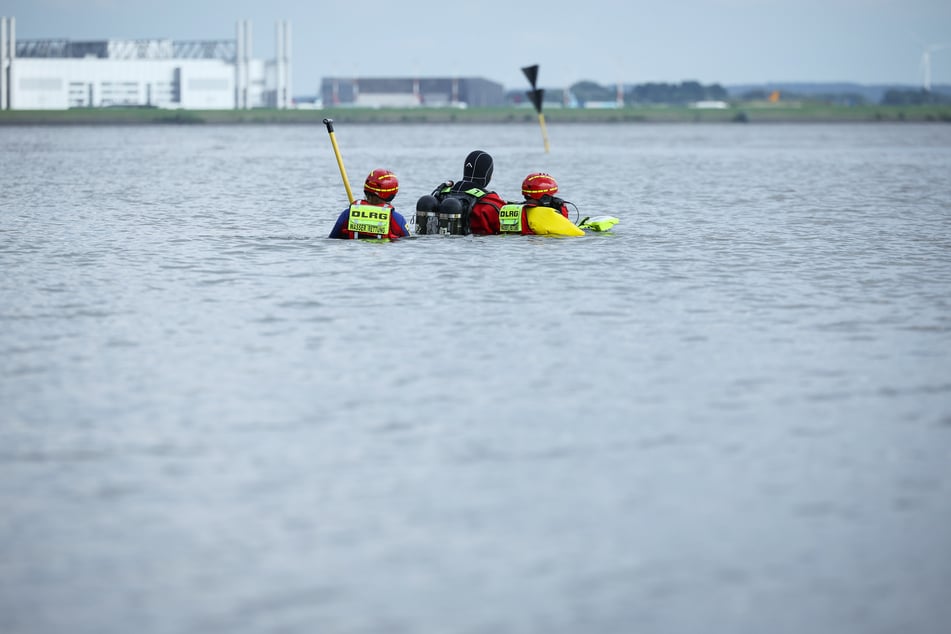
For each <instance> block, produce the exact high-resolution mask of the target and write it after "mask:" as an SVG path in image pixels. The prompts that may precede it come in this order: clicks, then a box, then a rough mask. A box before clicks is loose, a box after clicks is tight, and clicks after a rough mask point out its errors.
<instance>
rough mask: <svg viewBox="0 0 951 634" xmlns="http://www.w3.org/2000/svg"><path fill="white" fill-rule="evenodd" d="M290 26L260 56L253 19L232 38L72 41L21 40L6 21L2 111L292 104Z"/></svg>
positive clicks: (0, 41) (2, 25)
mask: <svg viewBox="0 0 951 634" xmlns="http://www.w3.org/2000/svg"><path fill="white" fill-rule="evenodd" d="M290 51H291V28H290V23H289V22H287V21H278V22H277V24H276V40H275V57H274V59H272V60H262V59H255V58H254V56H253V54H252V39H251V23H250V22H249V21H247V20H242V21H239V22H238V23H237V29H236V35H235V39H234V40H212V41H195V42H179V41H172V40H168V39H150V40H120V39H109V40H100V41H87V42H73V41H70V40H62V39H59V40H23V41H17V39H16V22H15V19H14V18H2V19H0V110H62V109H67V108H99V107H110V106H113V107H115V106H124V107H154V108H185V109H200V110H229V109H245V108H282V109H283V108H288V107H290V106H291V102H292V98H291V53H290Z"/></svg>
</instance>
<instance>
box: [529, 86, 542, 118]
mask: <svg viewBox="0 0 951 634" xmlns="http://www.w3.org/2000/svg"><path fill="white" fill-rule="evenodd" d="M525 94H526V95H528V98H529V99H531V100H532V105H533V106H535V111H536V112H538V114H541V112H542V100H543V99H544V97H545V89H544V88H536V89H535V90H529V91H528V92H526V93H525Z"/></svg>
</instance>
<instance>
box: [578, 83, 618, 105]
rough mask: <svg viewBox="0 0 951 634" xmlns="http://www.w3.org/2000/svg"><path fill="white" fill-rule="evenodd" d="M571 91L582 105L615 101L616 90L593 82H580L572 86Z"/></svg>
mask: <svg viewBox="0 0 951 634" xmlns="http://www.w3.org/2000/svg"><path fill="white" fill-rule="evenodd" d="M570 91H571V92H572V93H573V94H574V96H575V97H576V98H577V99H578V101H579V102H580V103H582V104H584V103H585V102H588V101H614V99H615V96H616V94H617V93H616V89H615V88H606V87H605V86H601V85H600V84H597V83H595V82H593V81H588V80H584V81H579V82H577V83H575V84H572V85H571V88H570Z"/></svg>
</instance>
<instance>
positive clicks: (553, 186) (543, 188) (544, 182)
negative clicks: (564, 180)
mask: <svg viewBox="0 0 951 634" xmlns="http://www.w3.org/2000/svg"><path fill="white" fill-rule="evenodd" d="M557 193H558V183H557V182H555V179H554V178H552V177H551V176H550V175H548V174H544V173H542V172H535V173H534V174H529V175H528V176H526V177H525V180H523V181H522V195H523V196H525V198H532V199H534V200H540V199H541V197H542V196H545V195H546V194H547V195H548V196H554V195H555V194H557Z"/></svg>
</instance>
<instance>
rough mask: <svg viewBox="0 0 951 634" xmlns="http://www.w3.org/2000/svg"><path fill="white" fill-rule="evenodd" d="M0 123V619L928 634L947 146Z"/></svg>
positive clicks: (934, 624) (631, 129)
mask: <svg viewBox="0 0 951 634" xmlns="http://www.w3.org/2000/svg"><path fill="white" fill-rule="evenodd" d="M548 133H549V138H550V141H551V152H550V153H548V154H546V153H545V152H544V150H543V142H542V137H541V134H540V131H539V129H538V127H537V126H532V125H520V124H513V125H485V126H449V125H447V126H432V127H425V126H415V125H406V126H347V125H339V124H338V125H337V126H336V139H337V141H338V144H339V147H340V151H341V156H342V158H343V162H344V164H345V167H346V170H347V171H348V173H349V177H350V179H351V180H352V181H353V183H354V190H355V191H359V189H360V183H361V182H362V179H363V177H364V175H365V174H366V173H367V172H369V171H370V169H372V168H374V167H388V168H390V169H392V170H394V171H395V172H396V173H397V175H398V176H399V178H400V182H401V191H400V194H399V196H398V197H397V199H396V201H395V202H396V203H397V206H398V208H400V209H401V210H402V211H404V212H405V213H406V214H407V215H410V216H411V214H412V209H413V207H414V206H415V201H416V199H417V198H418V197H419V196H421V195H423V194H426V193H429V191H430V190H431V189H432V188H433V187H434V186H435V185H436V184H437V183H438V182H440V181H442V180H444V179H447V178H458V177H459V176H460V175H461V169H462V160H463V158H464V157H465V155H466V154H467V153H468V152H469V151H470V150H472V149H476V148H479V149H484V150H487V151H489V152H490V153H492V154H493V155H494V156H495V159H496V170H495V179H494V181H493V185H494V186H495V188H496V189H498V190H499V191H500V193H502V194H503V195H504V196H507V197H509V198H514V197H516V196H517V195H518V189H519V185H520V183H521V179H522V178H523V177H524V176H525V175H526V174H528V173H529V172H532V171H538V170H541V171H548V172H550V173H552V174H553V175H555V177H556V178H557V179H558V181H559V183H560V184H561V193H562V194H563V195H564V196H565V197H566V198H567V199H569V200H571V201H573V202H574V203H575V204H576V205H577V207H578V208H579V210H580V212H581V213H582V214H583V215H595V214H612V215H615V216H617V217H619V218H620V219H621V222H620V224H618V225H617V226H616V227H615V229H614V231H613V233H611V234H601V235H598V234H593V235H588V236H585V237H583V238H570V239H569V238H565V239H557V238H542V237H506V238H502V237H466V238H447V237H436V236H420V237H412V238H408V239H405V240H401V241H398V242H394V243H390V244H367V243H355V242H347V241H336V240H328V239H326V238H325V236H326V235H327V233H328V232H329V231H330V228H331V226H332V224H333V221H334V219H335V218H336V216H337V214H338V213H339V211H340V210H341V209H342V208H343V207H344V205H345V201H346V191H345V189H344V187H343V184H342V181H341V174H340V170H339V169H338V164H337V161H336V159H335V156H334V152H333V148H332V145H331V143H330V140H329V137H328V135H327V133H326V130H325V129H324V128H323V127H322V126H311V127H290V126H287V127H263V126H262V127H251V126H248V127H129V128H82V127H77V128H52V127H50V128H0V631H2V632H4V634H27V633H30V634H33V633H42V634H46V633H60V632H69V633H70V634H86V633H89V634H92V633H95V634H113V633H115V634H128V633H130V632H137V633H141V634H152V633H178V632H188V633H191V632H201V633H210V632H222V633H225V632H226V633H249V634H251V633H253V634H258V633H264V632H268V633H270V632H288V633H295V634H296V633H297V632H307V633H310V632H321V633H331V632H332V633H338V632H347V633H350V632H355V633H370V632H373V633H376V632H385V633H387V634H393V633H396V632H405V633H407V634H418V633H433V634H447V633H457V632H458V633H476V632H478V633H483V632H485V633H488V632H492V633H499V632H518V633H523V632H524V633H535V632H539V633H545V634H575V633H579V632H595V633H599V634H600V633H605V634H607V633H627V632H655V633H662V634H667V633H671V634H674V633H677V634H679V633H682V632H731V633H733V632H742V633H750V634H753V633H755V634H760V633H763V632H770V633H777V632H782V633H785V632H788V633H790V634H792V633H797V634H798V633H801V632H819V633H826V632H828V633H836V634H841V633H856V634H858V633H862V634H867V633H879V632H882V633H884V632H902V633H910V632H914V633H916V634H917V633H927V634H943V633H944V632H947V631H948V630H947V627H948V623H951V607H949V603H948V601H947V599H948V592H949V589H951V529H949V526H951V179H949V177H948V175H949V174H951V127H949V126H946V125H939V124H934V125H915V124H900V125H892V124H870V125H861V124H852V125H791V126H783V125H745V126H744V125H713V124H711V125H676V124H672V125H657V126H654V125H620V124H619V125H605V126H600V125H578V126H565V125H561V126H549V130H548Z"/></svg>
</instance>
